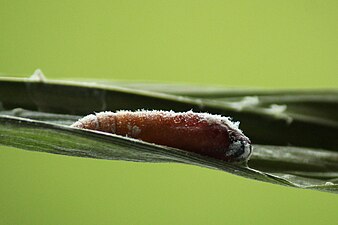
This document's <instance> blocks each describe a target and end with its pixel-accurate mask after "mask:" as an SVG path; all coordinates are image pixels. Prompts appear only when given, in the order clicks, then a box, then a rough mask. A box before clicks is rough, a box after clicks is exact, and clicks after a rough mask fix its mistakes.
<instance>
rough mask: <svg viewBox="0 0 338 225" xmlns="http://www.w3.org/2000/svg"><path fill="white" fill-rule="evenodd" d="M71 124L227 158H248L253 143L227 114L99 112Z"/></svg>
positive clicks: (235, 159)
mask: <svg viewBox="0 0 338 225" xmlns="http://www.w3.org/2000/svg"><path fill="white" fill-rule="evenodd" d="M72 127H77V128H83V129H90V130H97V131H103V132H108V133H113V134H117V135H122V136H128V137H131V138H136V139H140V140H143V141H146V142H150V143H155V144H159V145H165V146H170V147H175V148H179V149H183V150H186V151H190V152H195V153H198V154H201V155H206V156H209V157H213V158H217V159H221V160H224V161H231V162H233V161H247V160H248V158H249V156H250V154H251V152H252V148H251V142H250V140H249V138H247V137H246V136H245V135H244V134H243V133H242V131H241V130H239V129H238V123H233V122H231V121H230V120H229V118H228V117H222V116H219V115H211V114H208V113H194V112H192V111H188V112H183V113H175V112H173V111H156V110H154V111H146V110H140V111H136V112H131V111H117V112H116V113H114V112H100V113H96V114H95V115H94V114H90V115H88V116H85V117H84V118H82V119H80V120H78V121H77V122H75V123H74V124H73V125H72Z"/></svg>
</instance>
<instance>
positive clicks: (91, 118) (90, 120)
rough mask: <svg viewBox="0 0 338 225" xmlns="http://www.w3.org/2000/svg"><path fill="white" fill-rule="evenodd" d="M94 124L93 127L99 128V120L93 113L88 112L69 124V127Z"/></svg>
mask: <svg viewBox="0 0 338 225" xmlns="http://www.w3.org/2000/svg"><path fill="white" fill-rule="evenodd" d="M90 124H95V127H96V128H95V129H98V128H99V121H98V119H97V117H96V116H95V115H94V114H89V115H87V116H85V117H83V118H81V119H79V120H78V121H76V122H75V123H73V124H72V125H71V127H86V126H87V125H90Z"/></svg>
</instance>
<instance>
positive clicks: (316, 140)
mask: <svg viewBox="0 0 338 225" xmlns="http://www.w3.org/2000/svg"><path fill="white" fill-rule="evenodd" d="M314 93H315V95H316V96H327V95H326V94H325V93H323V92H322V93H316V92H315V91H314ZM302 94H303V93H302V91H300V92H299V93H293V94H290V93H286V94H285V95H282V94H281V93H278V95H280V96H289V97H290V96H291V97H292V96H293V97H294V99H295V100H294V101H296V100H297V99H298V101H299V102H302V99H303V101H304V98H300V97H299V96H301V95H302ZM272 95H273V93H270V95H269V96H270V97H271V96H272ZM303 95H304V94H303ZM330 95H333V94H332V93H330ZM308 96H310V95H308ZM334 96H335V95H333V98H332V99H333V100H332V102H333V104H336V103H337V102H336V100H335V99H336V98H335V97H334ZM291 97H290V98H291ZM231 98H232V97H231ZM275 98H276V97H275ZM316 98H317V101H318V102H321V98H320V97H316ZM281 99H282V98H281ZM322 99H323V100H322V102H323V104H326V103H327V98H326V97H323V98H322ZM277 100H278V98H276V101H277ZM279 100H280V99H279ZM0 101H1V102H2V110H0V144H2V145H6V146H12V147H16V148H21V149H26V150H32V151H40V152H47V153H54V154H63V155H71V156H79V157H91V158H98V159H114V160H128V161H141V162H175V163H186V164H192V165H197V166H203V167H207V168H212V169H218V170H222V171H225V172H229V173H233V174H236V175H239V176H243V177H247V178H250V179H255V180H260V181H265V182H270V183H274V184H280V185H285V186H291V187H300V188H308V189H316V190H320V191H329V192H334V193H338V152H337V148H336V146H337V143H338V140H337V139H338V138H337V134H338V133H337V131H338V126H337V124H336V123H335V120H334V116H331V117H330V116H328V118H323V119H322V120H316V118H317V117H315V116H314V115H313V114H311V115H310V116H309V115H307V114H305V113H298V114H296V113H295V115H296V116H293V115H291V113H289V114H286V115H285V114H283V113H284V112H282V113H281V112H273V111H268V110H266V108H264V106H262V105H259V106H257V105H251V106H246V105H245V104H244V106H241V105H240V102H241V101H242V100H239V101H230V100H227V101H223V100H222V101H220V100H215V99H206V98H205V99H197V98H192V97H182V96H177V95H171V94H163V93H157V92H150V91H144V90H135V89H133V90H132V89H128V88H122V87H117V86H103V85H98V84H93V83H77V82H64V81H46V82H39V81H32V80H28V79H2V80H0ZM236 102H237V103H239V104H233V103H236ZM270 102H271V103H273V102H274V101H270ZM231 104H233V105H231ZM139 108H146V109H164V110H170V109H172V110H177V111H185V110H190V109H194V110H195V111H209V112H212V113H219V114H223V115H230V116H233V117H234V118H235V119H236V120H237V119H239V120H240V121H241V124H242V125H241V128H242V129H243V130H244V133H246V134H247V135H248V136H249V137H250V138H251V139H252V141H253V143H254V145H253V146H254V152H253V155H252V157H251V159H250V160H249V161H248V164H247V165H243V164H233V163H226V162H223V161H219V160H216V159H213V158H209V157H206V156H201V155H198V154H194V153H190V152H186V151H183V150H179V149H175V148H170V147H165V146H159V145H155V144H151V143H146V142H142V141H139V140H135V139H130V138H127V137H121V136H117V135H114V134H108V133H103V132H97V131H88V130H81V129H76V128H71V127H69V126H68V125H70V124H71V123H73V122H75V121H76V120H77V119H78V118H80V117H81V116H80V115H85V114H88V113H92V112H93V111H101V110H117V109H132V110H133V109H139ZM313 109H316V110H320V108H316V107H314V108H313ZM333 112H334V111H333ZM290 117H291V120H290ZM290 143H291V144H293V147H291V146H288V145H289V144H290ZM296 146H298V147H296Z"/></svg>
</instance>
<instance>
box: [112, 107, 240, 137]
mask: <svg viewBox="0 0 338 225" xmlns="http://www.w3.org/2000/svg"><path fill="white" fill-rule="evenodd" d="M116 113H117V114H128V113H133V114H135V113H136V114H139V115H143V116H145V117H152V116H158V115H161V116H162V117H163V118H164V119H165V118H171V117H174V116H183V118H184V117H190V116H195V115H198V116H199V118H200V119H201V120H205V121H207V122H208V123H209V124H223V125H226V126H228V127H229V128H230V129H231V130H234V131H236V132H239V133H241V134H243V133H242V131H241V130H240V129H239V124H240V123H239V122H232V119H231V118H230V117H225V116H222V115H214V114H210V113H196V112H193V111H192V110H189V111H187V112H175V111H173V110H170V111H164V110H145V109H140V110H137V111H129V110H119V111H116Z"/></svg>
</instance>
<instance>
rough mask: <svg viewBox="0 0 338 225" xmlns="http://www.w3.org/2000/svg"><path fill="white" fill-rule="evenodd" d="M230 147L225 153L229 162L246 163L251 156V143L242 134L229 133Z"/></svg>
mask: <svg viewBox="0 0 338 225" xmlns="http://www.w3.org/2000/svg"><path fill="white" fill-rule="evenodd" d="M229 137H230V145H229V149H228V151H227V152H226V157H228V158H229V159H230V160H229V161H231V162H246V161H248V160H249V158H250V156H251V154H252V146H251V141H250V139H249V138H248V137H246V136H245V135H244V134H243V133H241V132H240V133H239V132H236V131H230V132H229Z"/></svg>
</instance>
